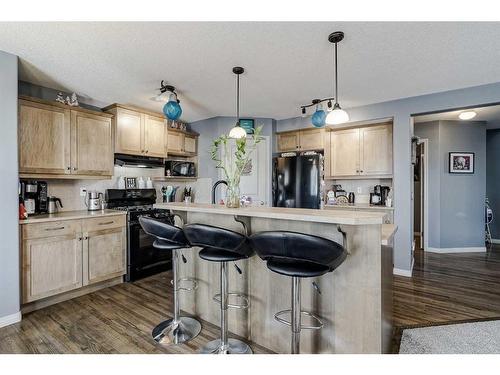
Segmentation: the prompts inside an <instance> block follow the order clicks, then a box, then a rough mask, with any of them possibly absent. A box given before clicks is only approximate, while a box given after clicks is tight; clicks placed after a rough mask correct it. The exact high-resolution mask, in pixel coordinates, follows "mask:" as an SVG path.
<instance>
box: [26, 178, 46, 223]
mask: <svg viewBox="0 0 500 375" xmlns="http://www.w3.org/2000/svg"><path fill="white" fill-rule="evenodd" d="M20 185H21V191H20V195H21V198H22V200H23V201H24V207H25V208H26V212H27V213H28V214H29V215H33V214H45V213H47V211H48V208H49V207H48V197H47V182H45V181H33V180H21V181H20Z"/></svg>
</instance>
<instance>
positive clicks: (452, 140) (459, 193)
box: [439, 121, 486, 248]
mask: <svg viewBox="0 0 500 375" xmlns="http://www.w3.org/2000/svg"><path fill="white" fill-rule="evenodd" d="M439 133H440V134H439V139H440V156H441V163H440V173H441V202H440V203H441V204H440V209H441V242H440V247H441V248H453V247H484V199H485V197H486V123H485V122H479V121H476V122H474V121H470V122H463V121H440V122H439ZM453 151H458V152H474V153H475V158H474V165H475V168H474V174H467V175H464V174H452V173H448V162H449V154H448V153H449V152H453Z"/></svg>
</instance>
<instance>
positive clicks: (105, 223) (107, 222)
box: [99, 221, 114, 225]
mask: <svg viewBox="0 0 500 375" xmlns="http://www.w3.org/2000/svg"><path fill="white" fill-rule="evenodd" d="M113 223H114V221H106V222H104V223H99V225H109V224H113Z"/></svg>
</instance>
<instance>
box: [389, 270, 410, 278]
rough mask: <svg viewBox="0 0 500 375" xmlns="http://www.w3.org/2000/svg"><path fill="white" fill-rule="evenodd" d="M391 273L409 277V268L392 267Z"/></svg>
mask: <svg viewBox="0 0 500 375" xmlns="http://www.w3.org/2000/svg"><path fill="white" fill-rule="evenodd" d="M392 274H393V275H398V276H404V277H411V270H402V269H401V268H393V269H392Z"/></svg>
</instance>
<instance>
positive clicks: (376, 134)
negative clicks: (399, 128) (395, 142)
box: [360, 125, 392, 175]
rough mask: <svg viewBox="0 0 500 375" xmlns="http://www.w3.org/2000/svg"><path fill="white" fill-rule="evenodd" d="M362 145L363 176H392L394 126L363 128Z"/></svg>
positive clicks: (361, 133) (361, 171) (361, 131)
mask: <svg viewBox="0 0 500 375" xmlns="http://www.w3.org/2000/svg"><path fill="white" fill-rule="evenodd" d="M360 143H361V156H360V159H361V169H360V173H361V174H363V175H386V174H388V175H390V174H392V126H388V125H381V126H372V127H368V128H361V129H360Z"/></svg>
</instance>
